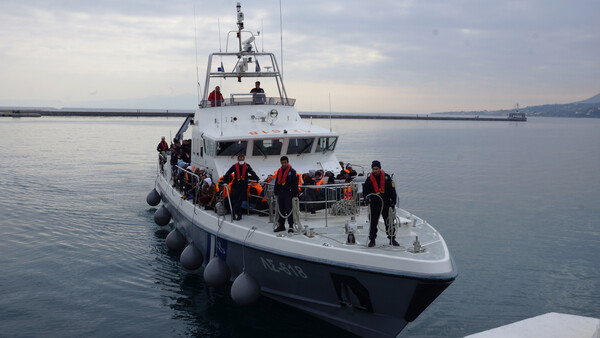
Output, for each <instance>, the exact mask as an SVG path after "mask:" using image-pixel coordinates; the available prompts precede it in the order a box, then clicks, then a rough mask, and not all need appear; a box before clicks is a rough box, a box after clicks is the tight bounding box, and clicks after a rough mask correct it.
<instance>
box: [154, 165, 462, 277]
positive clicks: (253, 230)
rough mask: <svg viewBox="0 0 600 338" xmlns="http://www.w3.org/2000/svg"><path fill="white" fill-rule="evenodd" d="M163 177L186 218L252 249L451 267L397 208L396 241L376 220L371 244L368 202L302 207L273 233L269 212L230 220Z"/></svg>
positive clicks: (441, 247)
mask: <svg viewBox="0 0 600 338" xmlns="http://www.w3.org/2000/svg"><path fill="white" fill-rule="evenodd" d="M167 171H168V170H165V172H167ZM165 176H169V175H168V174H167V175H165ZM161 177H162V176H161ZM162 178H163V180H159V181H161V182H163V183H162V186H163V189H161V190H163V192H164V191H165V190H166V191H168V192H169V193H167V194H166V196H164V197H166V198H167V199H168V200H171V203H173V204H175V205H177V206H176V207H177V209H179V210H180V211H183V212H184V213H185V212H186V210H187V213H188V215H189V216H188V218H189V219H195V221H193V222H194V223H203V226H204V227H206V228H208V229H209V230H211V231H212V232H214V233H218V236H219V237H225V238H227V239H228V240H231V241H236V242H240V243H244V245H247V246H253V247H256V248H266V247H268V248H269V250H270V251H272V252H278V253H281V254H284V255H290V254H291V255H293V256H297V257H302V258H303V259H310V260H313V261H322V262H326V263H332V262H333V263H335V264H341V265H346V266H349V265H351V266H357V267H360V266H370V267H375V268H376V269H379V270H380V271H381V272H384V273H399V272H403V273H406V272H413V273H414V274H415V275H423V274H439V273H444V272H448V273H449V272H451V271H452V264H451V262H450V258H449V257H450V255H449V252H448V249H447V247H446V243H445V242H444V240H443V238H442V236H441V235H440V234H439V233H438V232H437V231H436V230H435V229H434V228H433V227H432V226H431V225H429V224H428V223H427V222H425V221H424V220H422V219H421V218H419V217H417V216H415V215H412V214H410V213H409V212H407V211H405V210H402V209H399V208H397V209H396V213H397V216H396V220H397V227H396V240H397V241H398V242H399V244H400V246H392V245H391V244H390V242H389V239H388V238H387V234H386V231H385V225H384V222H383V220H382V219H380V220H379V225H378V235H377V239H376V246H375V247H371V248H369V247H368V246H367V243H368V241H369V239H368V236H369V222H368V207H367V206H361V207H360V208H358V210H357V211H358V212H357V213H356V214H355V215H332V214H331V212H332V209H333V208H332V207H329V208H326V209H321V210H316V211H315V213H314V214H311V213H310V212H304V211H300V212H299V213H298V214H297V216H299V217H296V219H297V222H296V225H295V228H294V232H291V233H290V232H288V231H282V232H274V224H273V222H270V217H269V216H268V215H267V216H265V215H259V214H257V213H251V214H244V215H243V217H242V220H239V221H235V220H233V219H232V217H231V214H226V215H223V216H219V215H218V214H217V213H216V212H215V211H213V210H205V209H204V208H203V207H201V206H199V205H194V204H193V203H192V202H191V200H183V199H181V198H180V196H181V193H180V192H179V191H178V190H176V189H175V188H173V187H172V186H171V185H170V184H169V183H168V182H169V179H168V177H162ZM321 187H323V186H321ZM184 206H185V207H184ZM352 218H354V220H352ZM298 223H299V224H298ZM286 227H287V224H286ZM348 230H352V233H353V235H354V238H355V243H350V242H349V241H348V237H349V236H348ZM417 238H418V243H417V244H415V242H416V240H417Z"/></svg>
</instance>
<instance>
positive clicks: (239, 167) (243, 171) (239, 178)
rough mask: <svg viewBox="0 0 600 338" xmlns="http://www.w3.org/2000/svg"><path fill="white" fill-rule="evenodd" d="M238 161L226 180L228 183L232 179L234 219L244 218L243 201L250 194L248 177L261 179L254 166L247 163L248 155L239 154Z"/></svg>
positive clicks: (227, 173) (230, 169)
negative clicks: (253, 168)
mask: <svg viewBox="0 0 600 338" xmlns="http://www.w3.org/2000/svg"><path fill="white" fill-rule="evenodd" d="M237 159H238V162H237V163H236V164H234V165H232V166H231V168H229V170H227V172H226V173H225V176H224V177H225V180H226V181H225V182H226V183H228V182H229V181H230V180H231V179H232V175H231V174H233V173H235V175H233V183H232V184H231V205H232V208H233V210H232V211H231V212H232V213H233V219H234V220H236V221H239V220H241V219H242V202H243V201H245V200H246V196H247V194H248V178H249V177H250V178H252V179H254V180H257V181H260V177H258V175H256V173H255V172H254V170H252V167H251V166H250V165H249V164H248V163H246V155H244V154H239V155H238V157H237Z"/></svg>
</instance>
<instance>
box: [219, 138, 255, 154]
mask: <svg viewBox="0 0 600 338" xmlns="http://www.w3.org/2000/svg"><path fill="white" fill-rule="evenodd" d="M247 146H248V141H224V142H217V156H235V155H238V154H244V155H246V147H247Z"/></svg>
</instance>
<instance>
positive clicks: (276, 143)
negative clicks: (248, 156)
mask: <svg viewBox="0 0 600 338" xmlns="http://www.w3.org/2000/svg"><path fill="white" fill-rule="evenodd" d="M281 144H282V142H281V140H279V139H271V140H254V146H253V147H252V156H268V155H280V154H281Z"/></svg>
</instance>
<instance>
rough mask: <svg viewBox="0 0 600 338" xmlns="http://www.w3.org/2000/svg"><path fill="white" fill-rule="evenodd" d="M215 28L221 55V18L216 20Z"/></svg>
mask: <svg viewBox="0 0 600 338" xmlns="http://www.w3.org/2000/svg"><path fill="white" fill-rule="evenodd" d="M217 26H218V27H219V53H223V49H222V48H221V18H217Z"/></svg>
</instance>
